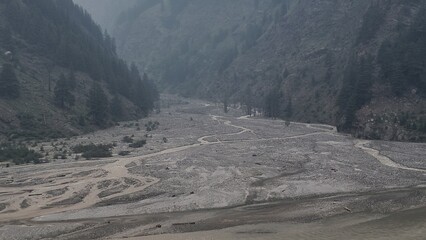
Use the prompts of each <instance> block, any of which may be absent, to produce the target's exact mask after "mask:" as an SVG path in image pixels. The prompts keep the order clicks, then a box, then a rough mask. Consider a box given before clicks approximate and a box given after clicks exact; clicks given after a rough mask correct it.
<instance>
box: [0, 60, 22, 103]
mask: <svg viewBox="0 0 426 240" xmlns="http://www.w3.org/2000/svg"><path fill="white" fill-rule="evenodd" d="M19 95H20V92H19V81H18V78H17V77H16V74H15V71H14V69H13V66H12V65H11V64H9V63H6V64H3V69H2V71H1V73H0V97H2V98H10V99H15V98H19Z"/></svg>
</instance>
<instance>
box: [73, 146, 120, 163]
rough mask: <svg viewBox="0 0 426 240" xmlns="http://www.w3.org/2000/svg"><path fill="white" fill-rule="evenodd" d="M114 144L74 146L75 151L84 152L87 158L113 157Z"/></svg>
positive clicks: (83, 154)
mask: <svg viewBox="0 0 426 240" xmlns="http://www.w3.org/2000/svg"><path fill="white" fill-rule="evenodd" d="M112 147H113V145H112V144H99V145H95V144H93V143H92V144H89V145H81V144H80V145H77V146H74V147H73V148H72V150H73V151H74V153H82V155H81V156H82V157H84V158H86V159H92V158H106V157H112V152H111V148H112Z"/></svg>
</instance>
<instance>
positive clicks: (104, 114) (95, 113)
mask: <svg viewBox="0 0 426 240" xmlns="http://www.w3.org/2000/svg"><path fill="white" fill-rule="evenodd" d="M108 105H109V104H108V97H107V95H106V94H105V92H104V90H103V89H102V87H101V86H100V85H99V83H96V82H95V83H94V84H93V86H92V88H91V89H90V92H89V99H88V100H87V108H88V111H89V112H88V115H89V117H90V118H91V120H92V123H93V124H95V125H97V126H100V127H103V126H105V125H106V123H108V120H109V107H108Z"/></svg>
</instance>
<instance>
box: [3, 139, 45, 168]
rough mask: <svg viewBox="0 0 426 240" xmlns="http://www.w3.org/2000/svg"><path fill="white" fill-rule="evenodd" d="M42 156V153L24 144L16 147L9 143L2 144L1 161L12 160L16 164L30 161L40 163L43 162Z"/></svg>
mask: <svg viewBox="0 0 426 240" xmlns="http://www.w3.org/2000/svg"><path fill="white" fill-rule="evenodd" d="M42 157H43V155H41V154H40V153H37V152H35V151H34V150H30V149H28V148H27V147H24V146H18V147H16V146H12V145H7V144H6V145H2V146H0V162H4V161H10V160H11V161H12V162H13V163H15V164H16V165H20V164H28V163H34V164H39V163H41V161H40V158H42Z"/></svg>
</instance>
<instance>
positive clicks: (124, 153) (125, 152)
mask: <svg viewBox="0 0 426 240" xmlns="http://www.w3.org/2000/svg"><path fill="white" fill-rule="evenodd" d="M129 154H130V152H129V151H121V152H119V153H118V155H120V156H127V155H129Z"/></svg>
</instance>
